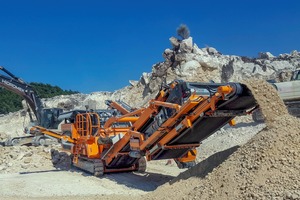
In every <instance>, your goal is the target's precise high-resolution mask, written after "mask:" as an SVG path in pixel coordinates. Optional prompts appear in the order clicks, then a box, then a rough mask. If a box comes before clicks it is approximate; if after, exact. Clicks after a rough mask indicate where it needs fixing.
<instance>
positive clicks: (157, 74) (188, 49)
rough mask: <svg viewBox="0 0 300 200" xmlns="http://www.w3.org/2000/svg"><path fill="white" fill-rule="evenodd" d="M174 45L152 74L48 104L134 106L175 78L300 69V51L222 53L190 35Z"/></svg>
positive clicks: (241, 76) (236, 77)
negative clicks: (251, 54) (116, 103)
mask: <svg viewBox="0 0 300 200" xmlns="http://www.w3.org/2000/svg"><path fill="white" fill-rule="evenodd" d="M170 43H171V48H167V49H166V50H165V51H164V52H163V55H162V56H163V58H164V61H163V62H159V63H156V64H154V65H153V66H152V71H151V72H150V73H146V72H144V73H143V74H142V75H141V78H140V80H137V81H134V80H130V81H129V83H130V85H129V86H127V87H125V88H122V89H120V90H117V91H115V92H94V93H91V94H89V95H84V94H75V95H69V96H59V97H54V98H51V99H45V100H44V102H45V104H46V106H47V107H61V108H64V109H86V105H87V106H88V108H89V109H100V108H106V105H105V103H104V101H105V100H107V99H112V100H118V99H122V100H123V101H125V102H127V103H129V104H130V105H132V106H133V107H140V106H143V105H145V104H146V103H147V102H148V100H149V99H151V98H152V97H153V96H154V95H156V93H157V92H158V90H159V89H160V86H161V85H162V84H164V83H169V82H171V81H173V80H174V79H182V80H186V81H200V82H201V81H202V82H208V81H210V80H212V81H215V82H230V81H238V82H240V81H242V80H246V79H249V78H258V79H277V80H279V81H284V80H287V79H288V78H289V73H290V72H291V71H292V70H295V69H297V68H300V53H299V52H297V51H292V52H291V53H290V54H280V55H279V56H278V57H275V56H273V55H272V54H271V53H270V52H261V53H259V55H258V58H248V57H240V56H234V55H223V54H222V53H220V52H219V51H218V50H216V49H215V48H213V47H206V48H199V47H198V46H197V45H196V44H194V43H193V38H192V37H189V38H187V39H184V40H179V39H177V38H175V37H171V38H170Z"/></svg>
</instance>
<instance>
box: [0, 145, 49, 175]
mask: <svg viewBox="0 0 300 200" xmlns="http://www.w3.org/2000/svg"><path fill="white" fill-rule="evenodd" d="M50 149H51V147H43V146H39V147H34V146H31V147H27V146H11V147H2V146H0V152H1V153H0V173H17V172H29V171H30V172H32V171H40V170H49V169H54V168H53V167H52V163H51V156H50V153H49V152H50Z"/></svg>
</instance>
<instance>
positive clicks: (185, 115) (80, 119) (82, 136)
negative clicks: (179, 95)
mask: <svg viewBox="0 0 300 200" xmlns="http://www.w3.org/2000/svg"><path fill="white" fill-rule="evenodd" d="M170 86H171V88H174V87H175V86H176V83H172V84H171V85H170ZM232 90H233V88H232V87H230V86H220V87H218V90H217V92H216V93H215V94H214V95H213V96H211V97H208V96H199V95H196V94H195V93H193V94H192V95H191V96H190V97H189V99H188V100H187V101H186V102H185V103H184V104H183V105H182V106H180V105H178V104H174V103H168V102H165V101H166V99H167V91H164V90H162V91H160V93H159V94H158V95H157V96H156V99H155V100H151V101H150V102H149V106H148V107H147V108H141V109H138V110H135V111H133V112H131V113H126V114H125V112H124V115H123V116H121V117H112V118H110V119H109V120H107V121H106V123H105V124H104V126H103V128H101V127H100V119H99V116H98V114H96V113H83V114H78V115H77V116H76V122H75V124H71V126H69V128H71V132H72V136H71V137H68V136H65V135H60V134H57V133H55V132H52V131H49V130H47V129H45V128H43V127H38V126H36V127H33V128H32V129H31V131H40V132H42V133H44V134H46V135H49V136H52V137H55V138H58V139H61V140H64V141H67V142H70V143H73V144H74V147H73V148H72V153H73V154H74V160H73V162H77V160H78V156H80V155H83V156H87V157H88V158H97V159H102V160H103V161H104V163H105V164H106V165H108V164H110V163H111V162H112V161H113V159H114V158H116V157H117V156H118V155H121V154H122V155H123V154H128V153H129V152H126V153H120V151H121V149H122V148H123V147H124V146H125V145H126V144H128V143H129V144H130V146H131V148H132V149H138V150H139V151H140V152H143V155H145V156H146V158H147V160H152V158H153V156H154V155H155V153H157V151H158V150H160V149H162V148H164V149H171V150H172V149H179V148H188V149H190V151H188V152H187V154H186V155H183V156H182V157H181V158H174V159H177V160H179V161H183V162H187V161H193V160H194V159H195V154H196V150H195V148H196V147H198V146H199V144H181V145H171V146H170V145H167V144H168V142H170V141H171V140H172V139H173V138H175V137H177V136H178V135H179V134H181V133H182V131H183V130H185V129H186V128H190V127H192V126H193V122H195V121H196V120H197V119H198V118H199V117H202V116H203V115H204V113H205V114H206V115H207V114H212V113H213V112H214V111H215V110H216V107H215V106H216V103H217V102H218V101H220V100H224V98H225V95H226V94H229V93H230V92H232ZM159 107H167V108H172V109H175V110H176V112H175V114H174V115H173V116H172V117H170V118H169V119H167V120H166V121H165V122H164V123H163V124H162V125H161V127H160V128H158V130H157V131H155V132H154V133H153V134H152V135H151V136H150V137H148V138H146V137H145V135H144V134H143V133H141V132H138V130H139V129H140V128H141V127H142V126H143V125H144V124H145V123H146V122H147V121H148V120H149V119H150V118H151V116H153V115H155V114H157V113H158V109H159ZM209 110H210V111H211V112H210V113H209V112H207V111H209ZM91 117H94V118H96V122H97V123H96V124H93V123H92V122H91V121H92V120H91ZM117 122H129V123H131V125H130V126H128V127H121V128H115V127H113V124H114V123H117ZM94 129H97V132H96V133H95V134H94V135H93V134H92V130H94ZM121 133H122V134H124V135H123V137H122V138H121V139H119V140H118V141H117V142H116V143H115V144H98V142H97V141H98V139H99V138H101V137H102V138H108V137H112V136H115V135H118V134H121ZM131 140H134V141H138V143H136V142H130V141H131ZM137 144H138V145H137ZM104 150H106V151H105V154H103V152H104ZM133 168H134V166H133V167H132V169H133ZM130 169H131V168H130ZM130 169H129V168H128V169H114V170H108V169H106V171H107V170H108V171H120V170H121V171H122V170H130ZM108 171H107V172H108Z"/></svg>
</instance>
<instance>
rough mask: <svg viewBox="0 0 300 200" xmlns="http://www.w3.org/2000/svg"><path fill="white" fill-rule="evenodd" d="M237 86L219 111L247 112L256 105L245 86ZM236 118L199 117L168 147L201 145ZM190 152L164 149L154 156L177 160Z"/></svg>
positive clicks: (155, 157) (219, 105) (220, 103)
mask: <svg viewBox="0 0 300 200" xmlns="http://www.w3.org/2000/svg"><path fill="white" fill-rule="evenodd" d="M235 86H236V87H237V90H236V92H235V94H234V95H232V96H231V97H230V98H229V99H228V100H226V101H222V102H219V103H218V105H217V106H218V109H217V110H219V111H222V110H230V111H245V110H248V109H251V108H253V107H254V106H255V105H256V102H255V99H254V97H253V96H252V94H251V92H250V91H249V89H248V88H247V87H246V86H245V85H241V84H235ZM234 117H235V116H226V117H207V116H204V117H199V119H197V120H196V121H195V122H194V123H193V126H192V128H189V129H186V130H184V131H183V132H182V133H181V134H180V135H179V136H178V137H176V138H174V139H173V140H172V141H170V142H169V143H168V145H180V144H199V143H200V142H201V141H203V140H204V139H205V138H207V137H208V136H210V135H212V134H213V133H215V132H216V131H217V130H219V129H220V128H221V127H223V126H224V125H225V124H227V123H228V122H229V121H230V120H231V119H232V118H234ZM188 150H189V148H186V149H176V150H174V149H172V150H167V149H162V150H160V151H159V152H158V153H157V154H156V155H155V156H154V159H168V158H177V157H180V156H182V155H183V154H185V153H186V152H187V151H188Z"/></svg>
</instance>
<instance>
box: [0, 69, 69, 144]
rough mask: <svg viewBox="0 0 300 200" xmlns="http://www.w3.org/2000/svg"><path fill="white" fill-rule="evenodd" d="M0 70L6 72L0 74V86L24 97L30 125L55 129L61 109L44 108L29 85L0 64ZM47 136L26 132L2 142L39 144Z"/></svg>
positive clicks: (42, 142)
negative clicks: (27, 106)
mask: <svg viewBox="0 0 300 200" xmlns="http://www.w3.org/2000/svg"><path fill="white" fill-rule="evenodd" d="M0 70H1V71H3V72H4V73H5V74H6V75H2V74H0V86H1V87H3V88H5V89H7V90H9V91H11V92H13V93H15V94H18V95H20V96H21V97H23V98H24V99H25V101H26V103H27V105H29V107H30V109H29V108H28V113H29V116H30V122H31V123H32V124H31V125H39V126H43V127H45V128H49V129H57V128H58V125H59V123H60V122H62V120H58V117H59V115H60V113H62V112H63V110H62V109H59V108H44V106H43V104H42V101H41V99H40V98H39V97H38V95H37V93H36V92H35V91H34V89H33V88H32V87H31V86H30V85H28V84H27V83H26V82H24V81H23V80H22V79H20V78H18V77H16V76H15V75H14V74H12V73H11V72H9V71H8V70H7V69H5V68H4V67H2V66H0ZM31 111H32V112H33V114H34V117H33V116H32V113H31ZM47 138H48V136H46V135H44V134H38V133H36V134H35V135H32V134H26V135H24V136H20V137H13V138H10V139H8V140H7V141H6V142H5V143H4V145H5V146H11V145H25V144H28V145H29V144H30V145H31V144H34V145H40V144H44V142H45V140H46V139H47Z"/></svg>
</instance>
